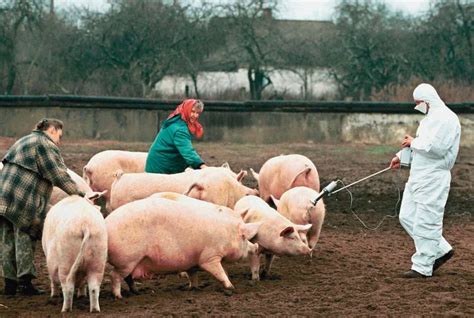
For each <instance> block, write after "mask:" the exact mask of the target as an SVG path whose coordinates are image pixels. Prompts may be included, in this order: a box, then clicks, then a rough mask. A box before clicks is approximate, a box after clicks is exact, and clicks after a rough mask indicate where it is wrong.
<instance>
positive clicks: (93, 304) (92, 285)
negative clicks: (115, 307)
mask: <svg viewBox="0 0 474 318" xmlns="http://www.w3.org/2000/svg"><path fill="white" fill-rule="evenodd" d="M102 278H103V275H101V274H96V273H93V274H90V275H89V276H88V277H87V285H88V286H89V303H90V312H100V306H99V293H100V283H101V281H102Z"/></svg>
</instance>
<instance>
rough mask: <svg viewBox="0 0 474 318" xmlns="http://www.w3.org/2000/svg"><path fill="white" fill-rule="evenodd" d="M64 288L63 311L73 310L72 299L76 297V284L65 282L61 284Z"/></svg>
mask: <svg viewBox="0 0 474 318" xmlns="http://www.w3.org/2000/svg"><path fill="white" fill-rule="evenodd" d="M61 287H62V289H63V298H64V300H63V308H62V309H61V312H68V311H72V299H73V297H74V284H71V283H65V284H61Z"/></svg>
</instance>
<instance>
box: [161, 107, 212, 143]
mask: <svg viewBox="0 0 474 318" xmlns="http://www.w3.org/2000/svg"><path fill="white" fill-rule="evenodd" d="M196 102H197V100H196V99H185V100H184V101H183V102H182V103H181V104H180V105H179V106H178V107H176V109H175V110H174V111H173V112H172V113H171V114H170V115H169V116H168V118H167V119H170V118H172V117H174V116H176V115H178V114H180V115H181V119H182V120H184V121H185V122H186V123H187V124H188V129H189V131H190V132H191V133H192V134H193V135H195V136H196V137H197V138H201V137H202V134H203V133H204V130H203V128H202V126H201V124H200V123H199V122H198V121H197V120H196V121H195V122H194V123H192V122H191V121H190V117H191V111H192V109H193V106H194V104H196Z"/></svg>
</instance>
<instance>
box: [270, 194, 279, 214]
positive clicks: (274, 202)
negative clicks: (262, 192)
mask: <svg viewBox="0 0 474 318" xmlns="http://www.w3.org/2000/svg"><path fill="white" fill-rule="evenodd" d="M270 198H271V200H272V201H273V204H275V206H276V208H277V210H278V208H279V207H280V200H278V199H277V198H275V197H274V196H273V194H270Z"/></svg>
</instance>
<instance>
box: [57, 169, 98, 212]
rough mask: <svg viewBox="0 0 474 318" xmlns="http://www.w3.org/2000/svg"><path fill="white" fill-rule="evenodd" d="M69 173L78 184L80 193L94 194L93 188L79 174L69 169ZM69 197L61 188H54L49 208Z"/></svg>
mask: <svg viewBox="0 0 474 318" xmlns="http://www.w3.org/2000/svg"><path fill="white" fill-rule="evenodd" d="M67 173H68V174H69V176H70V177H71V178H72V180H73V181H74V182H75V183H76V184H77V186H78V187H79V190H80V191H82V192H84V193H92V192H93V191H92V189H91V187H89V185H88V184H87V183H86V181H85V180H84V179H83V178H82V177H81V176H79V175H78V174H77V173H75V172H74V171H72V170H71V169H67ZM68 196H69V194H67V193H66V192H64V191H63V190H61V189H60V188H58V187H54V188H53V192H52V193H51V198H50V199H49V203H48V204H49V206H53V205H55V204H56V203H58V202H59V201H61V200H62V199H64V198H65V197H68Z"/></svg>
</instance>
